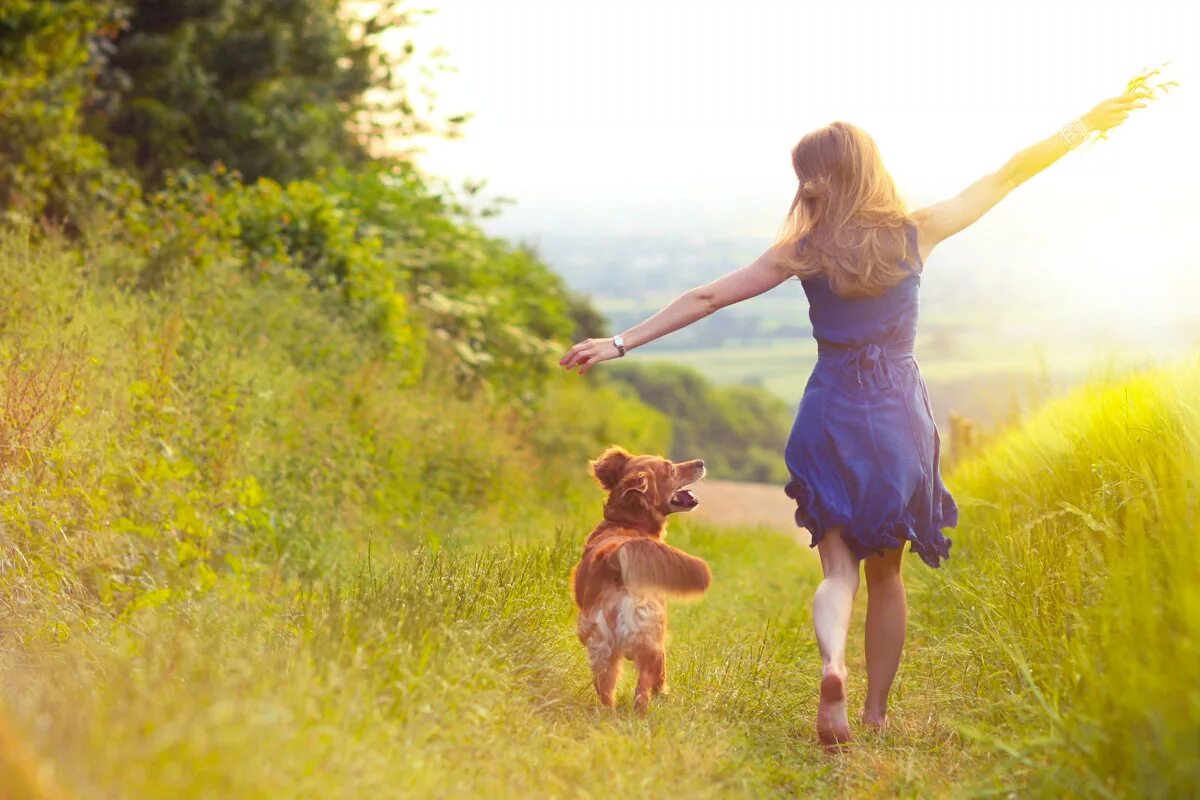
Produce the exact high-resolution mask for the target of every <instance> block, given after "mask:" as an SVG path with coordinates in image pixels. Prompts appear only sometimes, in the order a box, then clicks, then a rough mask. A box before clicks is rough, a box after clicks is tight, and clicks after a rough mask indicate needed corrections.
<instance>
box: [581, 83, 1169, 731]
mask: <svg viewBox="0 0 1200 800" xmlns="http://www.w3.org/2000/svg"><path fill="white" fill-rule="evenodd" d="M1153 74H1155V72H1149V73H1146V74H1143V75H1141V76H1139V77H1138V78H1135V79H1134V80H1133V81H1131V82H1130V83H1129V86H1128V88H1127V91H1126V92H1125V93H1124V94H1121V95H1118V96H1116V97H1113V98H1111V99H1109V100H1105V101H1104V102H1102V103H1100V104H1099V105H1097V106H1096V107H1095V108H1093V109H1092V110H1091V111H1089V112H1087V113H1086V114H1084V115H1083V116H1082V117H1079V118H1077V119H1075V120H1072V121H1071V122H1070V123H1069V124H1068V125H1066V126H1064V128H1063V129H1062V130H1060V131H1058V132H1056V133H1054V134H1053V135H1051V136H1049V137H1047V138H1046V139H1044V140H1042V141H1040V142H1037V143H1036V144H1034V145H1032V146H1030V147H1028V148H1026V149H1024V150H1022V151H1020V152H1019V153H1017V154H1016V155H1015V156H1013V157H1012V158H1011V159H1009V160H1008V161H1007V162H1006V163H1005V164H1004V165H1003V166H1002V167H1000V169H998V170H996V171H995V172H992V173H989V174H987V175H985V176H983V177H982V178H980V179H979V180H977V181H976V182H974V183H972V184H971V185H970V186H968V187H967V188H966V189H964V190H963V191H962V192H960V193H959V194H958V195H956V196H954V197H952V198H950V199H948V200H945V201H943V202H940V203H935V204H933V205H930V206H928V207H926V208H922V209H919V210H917V211H915V212H913V213H911V214H910V213H906V209H905V207H904V203H903V201H902V200H901V199H900V196H899V194H898V192H897V190H896V187H895V185H894V184H893V182H892V179H891V176H890V175H889V174H888V173H887V170H886V169H885V168H884V166H883V164H882V162H881V160H880V157H879V151H878V150H877V148H876V146H875V143H874V141H873V140H872V139H871V137H870V136H868V135H867V134H866V132H864V131H863V130H861V129H860V128H857V127H855V126H854V125H851V124H849V123H846V122H834V123H832V124H830V125H827V126H826V127H824V128H821V129H820V130H816V131H813V132H812V133H809V134H808V135H806V136H805V137H804V138H803V139H801V140H800V142H799V143H798V144H797V145H796V146H795V148H794V149H793V151H792V166H793V168H794V169H795V172H796V177H797V179H798V180H799V186H798V188H797V190H796V196H795V199H794V200H793V201H792V206H791V208H790V209H789V211H788V215H787V219H786V221H785V223H784V225H783V228H782V230H781V232H780V235H779V236H778V238H777V241H776V242H775V244H774V245H772V246H771V247H770V248H769V249H767V251H766V252H764V253H763V254H762V255H761V256H759V258H758V259H757V260H755V261H754V262H753V263H751V264H749V265H747V266H744V267H742V268H741V269H738V270H735V271H733V272H730V273H729V274H727V275H725V276H724V277H722V278H720V279H718V280H715V281H713V282H712V283H709V284H707V285H704V286H700V287H697V288H695V289H692V290H691V291H688V292H686V293H685V294H683V295H681V296H680V297H678V298H677V299H675V300H674V301H672V302H671V303H670V304H669V305H668V306H666V307H665V308H664V309H662V310H661V311H659V312H658V313H657V314H655V315H654V316H652V317H650V318H649V319H647V320H645V321H644V322H641V323H639V324H638V325H635V326H633V327H632V328H630V329H629V330H627V331H624V332H623V333H622V334H621V335H620V336H615V337H612V338H609V339H588V340H587V341H584V342H580V343H579V344H577V345H575V346H574V347H572V348H571V350H570V351H569V352H568V353H567V354H566V355H565V356H564V357H563V358H562V360H561V361H560V364H561V365H562V366H563V367H565V368H566V369H568V370H569V369H571V368H573V367H576V366H578V367H579V371H580V373H585V372H587V371H588V370H589V369H591V368H592V367H594V366H595V365H596V364H599V363H600V362H602V361H607V360H609V359H613V358H618V357H620V356H623V355H624V354H625V353H626V352H628V351H629V350H632V349H634V348H637V347H640V346H642V345H644V344H646V343H647V342H651V341H654V340H655V339H658V338H659V337H661V336H665V335H666V334H668V333H671V332H673V331H676V330H679V329H680V328H683V327H685V326H687V325H690V324H692V323H693V322H695V321H696V320H698V319H701V318H703V317H706V316H708V315H709V314H712V313H713V312H714V311H716V310H717V309H720V308H724V307H725V306H729V305H732V304H734V303H738V302H741V301H742V300H746V299H747V298H750V297H754V296H756V295H759V294H762V293H763V292H765V291H767V290H768V289H771V288H774V287H775V286H778V285H779V284H780V283H782V282H783V281H785V280H787V279H788V278H789V277H792V276H796V277H798V278H799V279H800V281H801V284H802V285H803V287H804V292H805V294H806V296H807V297H808V301H809V317H810V319H811V321H812V327H813V336H814V337H815V338H816V340H817V346H818V358H817V364H816V366H815V367H814V369H813V372H812V375H811V376H810V378H809V380H808V383H807V385H806V386H805V389H804V395H803V398H802V399H801V401H800V406H799V409H798V411H797V413H796V419H795V424H794V425H793V427H792V432H791V436H790V437H789V439H788V442H787V446H786V448H785V451H784V456H785V460H786V462H787V466H788V470H789V472H790V474H791V481H790V482H789V483H788V485H787V487H786V491H787V493H788V495H789V496H790V497H792V498H794V499H795V501H796V504H797V509H796V522H797V523H798V524H800V525H802V526H803V527H805V528H807V529H808V530H809V532H810V534H811V536H812V543H813V545H815V546H816V547H817V548H818V550H819V552H820V555H821V566H822V568H823V570H824V580H823V581H822V582H821V584H820V586H819V587H817V591H816V594H815V595H814V597H813V624H814V627H815V629H816V635H817V641H818V644H819V647H820V651H821V660H822V663H823V669H822V680H821V690H820V701H819V703H818V707H817V719H816V728H817V733H818V736H819V738H820V740H821V742H822V743H824V744H825V745H826V747H828V748H836V747H837V746H838V745H840V744H841V743H843V742H846V741H849V739H850V724H849V721H848V719H847V713H846V701H845V697H846V695H845V682H846V634H847V630H848V628H849V624H850V610H851V606H852V604H853V601H854V595H855V593H856V592H857V590H858V584H859V566H858V565H859V562H860V561H861V562H865V566H864V571H865V574H866V581H867V591H868V598H867V620H866V660H867V697H866V703H865V705H864V707H863V710H862V715H861V721H862V724H863V725H864V726H865V727H868V728H874V729H882V728H883V726H884V724H885V722H886V718H887V707H888V693H889V691H890V690H891V686H892V680H893V678H894V677H895V675H896V670H897V668H898V667H899V664H900V655H901V650H902V648H903V644H904V636H905V628H906V622H907V606H906V603H905V596H904V584H903V582H902V581H901V577H900V559H901V555H902V553H903V552H904V543H905V542H909V543H910V545H909V547H910V549H911V550H913V551H915V552H916V553H917V554H918V555H919V556H920V558H921V559H922V560H923V561H924V562H925V563H926V564H928V565H929V566H931V567H937V566H938V564H939V562H940V560H941V559H944V558H947V557H948V556H949V551H950V540H949V539H947V538H946V537H945V536H943V534H942V528H948V527H954V526H955V525H956V524H957V521H958V509H957V507H956V505H955V503H954V499H953V498H952V497H951V496H950V494H949V492H947V491H946V489H945V487H944V486H943V485H942V479H941V474H940V465H939V458H940V439H939V436H938V430H937V427H936V425H935V424H934V420H933V413H932V410H931V408H930V404H929V396H928V392H927V390H926V387H925V382H924V380H923V379H922V377H921V373H920V371H919V370H918V368H917V362H916V360H915V359H914V356H913V340H914V338H915V335H916V325H917V300H918V288H919V286H920V282H921V272H922V269H923V267H924V264H925V262H926V261H927V260H928V258H929V255H930V253H931V252H932V251H933V249H934V248H935V247H936V246H937V245H938V243H939V242H942V241H944V240H945V239H947V238H949V237H950V236H953V235H954V234H955V233H958V232H959V231H961V230H963V229H964V228H966V227H967V226H969V225H971V224H972V223H973V222H975V221H976V220H978V219H979V218H980V217H981V216H982V215H983V214H984V213H985V212H986V211H987V210H988V209H990V208H992V207H993V206H994V205H996V204H997V203H998V202H1000V200H1001V199H1003V198H1004V197H1005V196H1007V195H1008V193H1009V192H1011V191H1012V190H1013V189H1015V188H1016V187H1017V186H1019V185H1021V184H1022V183H1024V182H1025V181H1027V180H1029V179H1030V178H1031V177H1033V176H1034V175H1036V174H1037V173H1038V172H1040V171H1042V170H1043V169H1045V168H1046V167H1048V166H1050V165H1051V164H1053V163H1054V162H1055V161H1057V160H1058V159H1059V158H1061V157H1062V156H1063V155H1065V154H1066V153H1067V152H1068V151H1069V150H1071V149H1072V148H1074V147H1075V146H1076V145H1078V144H1079V143H1080V142H1081V141H1083V140H1084V139H1086V138H1087V137H1088V136H1089V135H1090V134H1091V133H1093V132H1104V131H1107V130H1108V129H1110V128H1113V127H1116V126H1117V125H1120V124H1121V123H1122V122H1124V121H1125V119H1126V117H1127V116H1128V114H1129V112H1130V110H1131V109H1134V108H1142V107H1144V105H1145V103H1144V102H1141V101H1142V100H1144V99H1147V98H1150V97H1153V90H1152V89H1149V88H1146V81H1147V80H1148V78H1149V76H1150V75H1153ZM1101 136H1103V133H1101Z"/></svg>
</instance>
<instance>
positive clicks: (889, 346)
mask: <svg viewBox="0 0 1200 800" xmlns="http://www.w3.org/2000/svg"><path fill="white" fill-rule="evenodd" d="M916 233H917V231H916V227H915V226H913V225H912V224H911V222H910V223H909V225H908V229H907V235H908V237H909V241H910V247H911V250H910V252H912V253H914V254H916V253H917V237H916ZM914 262H915V263H914ZM904 263H905V265H906V267H907V270H908V272H909V274H908V276H907V277H906V278H904V279H903V280H902V281H901V282H900V283H898V284H896V285H895V286H892V287H890V288H889V289H888V290H887V291H885V292H884V293H883V294H881V295H879V296H878V297H872V298H843V297H838V296H837V295H835V294H834V293H833V290H832V289H831V288H830V286H829V282H828V279H827V278H826V277H825V276H824V275H817V276H815V277H812V278H806V279H804V280H803V281H801V284H802V285H803V286H804V293H805V294H806V295H807V296H808V302H809V311H808V314H809V319H810V320H811V321H812V329H813V337H814V338H815V339H816V340H817V363H816V366H815V367H814V368H813V371H812V375H810V376H809V379H808V383H807V384H806V385H805V387H804V395H803V397H802V398H801V400H800V407H799V409H798V410H797V412H796V420H795V423H794V424H793V425H792V432H791V435H790V436H789V437H788V442H787V447H786V449H785V451H784V456H785V459H786V461H787V467H788V472H789V473H790V474H791V480H790V482H789V483H788V484H787V487H786V489H785V491H786V492H787V494H788V496H789V497H791V498H792V499H794V500H795V501H796V524H797V525H800V526H802V527H804V528H807V529H808V530H809V532H810V533H811V534H812V546H813V547H815V546H816V545H817V543H818V542H820V541H821V539H822V537H824V535H825V531H826V530H828V529H829V527H830V526H838V525H840V526H844V528H843V533H842V536H843V539H844V540H845V541H846V543H847V544H849V545H850V548H851V549H852V550H853V551H854V553H855V555H857V556H858V558H859V559H862V558H865V557H867V556H869V555H872V554H876V553H882V551H883V550H885V549H892V548H896V547H903V546H904V543H905V542H906V541H907V542H911V543H912V544H911V546H910V549H911V550H913V551H915V552H916V553H917V555H919V556H920V557H921V559H922V560H923V561H924V562H925V563H926V564H928V565H929V566H931V567H937V566H938V565H939V560H940V559H943V558H949V556H950V539H947V538H946V537H945V536H943V535H942V528H953V527H955V526H956V525H957V524H958V507H957V505H956V504H955V502H954V498H953V497H951V496H950V493H949V492H948V491H947V490H946V488H945V486H943V485H942V476H941V470H940V460H941V439H940V437H939V435H938V429H937V426H936V425H935V423H934V420H933V409H932V407H931V406H930V404H929V390H928V389H927V387H926V386H925V380H924V378H922V377H921V372H920V370H919V369H918V367H917V361H916V357H915V355H914V353H913V344H914V341H915V339H916V334H917V312H918V290H919V289H920V285H921V269H922V266H923V265H922V264H921V263H920V255H919V254H918V255H915V257H914V259H910V260H907V261H906V262H904Z"/></svg>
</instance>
